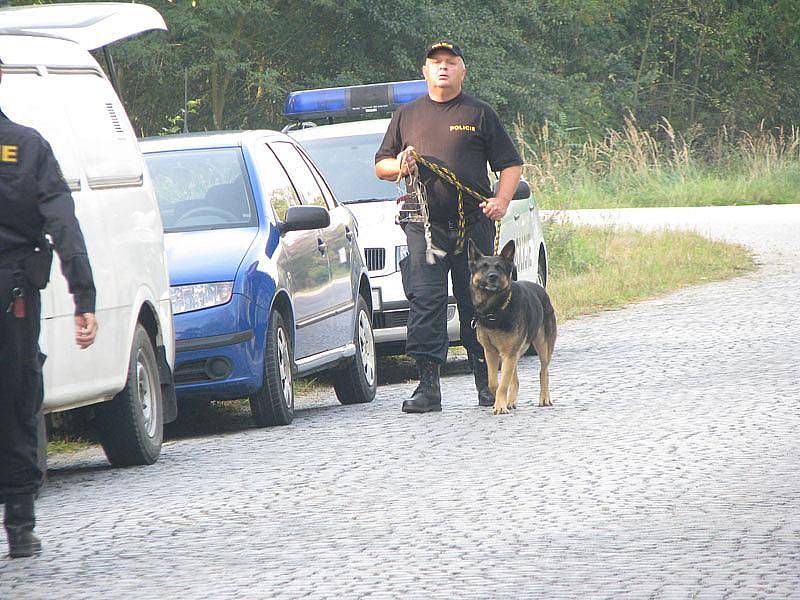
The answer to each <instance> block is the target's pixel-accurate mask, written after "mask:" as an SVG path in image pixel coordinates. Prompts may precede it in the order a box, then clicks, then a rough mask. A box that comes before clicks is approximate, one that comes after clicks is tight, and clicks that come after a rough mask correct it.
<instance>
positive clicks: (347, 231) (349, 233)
mask: <svg viewBox="0 0 800 600" xmlns="http://www.w3.org/2000/svg"><path fill="white" fill-rule="evenodd" d="M344 237H346V238H347V241H348V242H352V241H353V232H352V231H350V228H349V227H345V228H344Z"/></svg>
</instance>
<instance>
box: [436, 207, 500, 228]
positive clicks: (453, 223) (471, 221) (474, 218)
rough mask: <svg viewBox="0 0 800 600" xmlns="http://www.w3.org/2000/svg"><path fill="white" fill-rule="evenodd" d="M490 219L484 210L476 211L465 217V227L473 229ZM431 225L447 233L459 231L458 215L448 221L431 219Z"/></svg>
mask: <svg viewBox="0 0 800 600" xmlns="http://www.w3.org/2000/svg"><path fill="white" fill-rule="evenodd" d="M488 218H489V217H487V216H486V215H484V214H483V211H482V210H480V209H477V210H474V211H472V212H471V213H469V214H468V215H464V227H471V226H472V225H475V223H478V222H480V221H482V220H484V219H486V220H488ZM431 224H432V225H436V226H437V227H439V228H441V229H445V230H447V231H458V215H454V216H453V218H452V219H448V220H446V221H444V220H438V219H431Z"/></svg>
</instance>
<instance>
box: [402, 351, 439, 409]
mask: <svg viewBox="0 0 800 600" xmlns="http://www.w3.org/2000/svg"><path fill="white" fill-rule="evenodd" d="M417 372H418V373H419V385H418V386H417V389H415V390H414V393H413V394H412V395H411V398H409V399H408V400H406V401H405V402H403V412H405V413H426V412H440V411H441V410H442V390H441V388H440V386H439V363H436V362H433V361H432V360H430V359H427V358H418V359H417Z"/></svg>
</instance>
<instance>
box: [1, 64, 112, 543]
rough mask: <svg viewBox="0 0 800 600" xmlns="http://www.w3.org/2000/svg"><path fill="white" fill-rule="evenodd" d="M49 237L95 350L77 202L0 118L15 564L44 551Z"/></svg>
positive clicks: (8, 517) (6, 408) (78, 321)
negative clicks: (42, 335) (42, 453)
mask: <svg viewBox="0 0 800 600" xmlns="http://www.w3.org/2000/svg"><path fill="white" fill-rule="evenodd" d="M1 81H2V66H0V82H1ZM1 108H2V107H0V109H1ZM45 233H47V234H50V236H51V237H52V239H53V242H54V244H55V248H56V250H57V251H58V255H59V258H60V259H61V271H62V273H63V274H64V276H65V277H66V279H67V282H68V283H69V290H70V293H71V294H72V296H73V298H74V300H75V342H76V343H77V344H78V346H80V347H81V348H88V347H89V346H90V345H91V344H92V343H93V342H94V339H95V336H96V334H97V322H96V320H95V315H94V311H95V287H94V281H93V278H92V269H91V267H90V265H89V259H88V257H87V255H86V245H85V243H84V240H83V234H82V233H81V229H80V225H79V224H78V220H77V219H76V217H75V205H74V203H73V200H72V195H71V194H70V191H69V188H68V187H67V184H66V182H65V181H64V178H63V176H62V175H61V170H60V168H59V166H58V163H57V162H56V159H55V156H53V151H52V150H51V148H50V145H49V144H48V143H47V141H45V139H44V138H42V136H41V135H39V133H38V132H37V131H36V130H34V129H31V128H29V127H23V126H22V125H18V124H16V123H14V122H13V121H11V120H10V119H9V118H8V117H6V116H5V115H4V114H3V112H2V110H0V501H3V502H4V503H5V517H4V519H3V524H4V526H5V529H6V533H7V535H8V545H9V550H10V552H9V553H10V556H11V557H12V558H18V557H23V556H33V555H35V554H38V553H39V552H40V551H41V547H42V546H41V542H40V541H39V539H38V538H37V537H36V536H35V535H34V533H33V529H34V526H35V524H36V519H35V514H34V498H35V496H36V494H37V492H38V491H39V487H40V486H41V483H42V479H43V475H44V474H43V473H42V471H41V469H40V468H39V463H38V460H37V451H38V436H37V433H38V432H37V429H38V426H39V411H40V409H41V405H42V400H43V395H44V385H43V381H42V365H43V363H44V359H45V356H44V355H43V354H42V353H41V352H40V351H39V321H40V318H41V315H40V313H41V303H40V298H39V290H40V289H41V288H44V287H45V285H46V284H47V279H48V277H49V275H50V262H51V258H52V254H51V251H50V245H49V242H48V241H47V239H46V238H45Z"/></svg>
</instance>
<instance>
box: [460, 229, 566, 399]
mask: <svg viewBox="0 0 800 600" xmlns="http://www.w3.org/2000/svg"><path fill="white" fill-rule="evenodd" d="M515 250H516V248H515V245H514V240H511V241H509V242H508V243H507V244H506V245H505V246H503V250H502V251H501V252H500V255H499V256H486V255H484V254H483V253H482V252H481V251H480V249H479V248H478V247H477V246H476V245H475V244H473V243H472V240H470V241H469V245H468V250H467V252H468V258H469V270H470V293H471V295H472V304H473V306H474V307H475V321H474V322H475V326H476V332H477V335H478V341H479V342H480V343H481V345H482V346H483V350H484V352H485V354H486V366H487V370H488V373H489V389H491V390H492V393H493V394H494V397H495V400H494V414H498V413H507V412H508V409H509V408H516V407H517V393H518V392H519V377H518V375H517V362H518V361H519V359H520V357H521V356H522V355H523V354H525V352H526V351H527V350H528V348H529V347H530V346H533V347H534V349H535V350H536V353H537V354H538V355H539V363H540V365H541V369H540V371H539V388H540V389H539V406H552V405H553V403H552V402H551V401H550V385H549V374H548V372H547V368H548V366H549V365H550V358H551V357H552V355H553V347H554V346H555V343H556V315H555V312H554V311H553V305H552V304H551V303H550V297H549V296H548V295H547V292H546V291H545V290H544V288H543V287H542V286H540V285H539V284H536V283H533V282H531V281H512V273H513V272H514V252H515ZM498 370H500V384H499V385H498V383H497V372H498Z"/></svg>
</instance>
